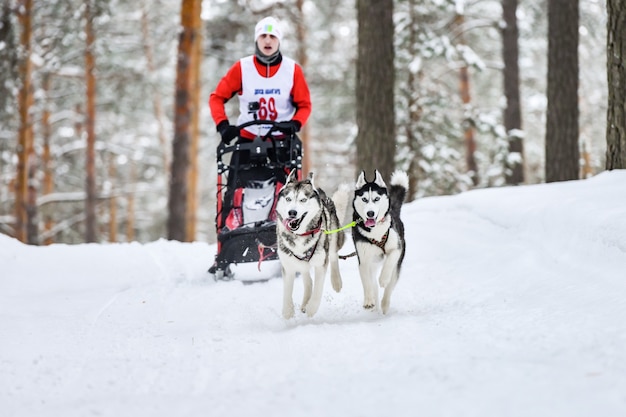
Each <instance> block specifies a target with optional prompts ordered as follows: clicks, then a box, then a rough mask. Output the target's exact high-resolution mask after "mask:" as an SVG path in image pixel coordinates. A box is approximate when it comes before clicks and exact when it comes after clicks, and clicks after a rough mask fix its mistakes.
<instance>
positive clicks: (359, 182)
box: [355, 171, 367, 190]
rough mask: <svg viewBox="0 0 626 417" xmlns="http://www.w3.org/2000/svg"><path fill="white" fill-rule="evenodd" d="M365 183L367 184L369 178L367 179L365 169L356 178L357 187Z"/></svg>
mask: <svg viewBox="0 0 626 417" xmlns="http://www.w3.org/2000/svg"><path fill="white" fill-rule="evenodd" d="M365 184H367V179H365V171H361V174H359V178H357V180H356V187H355V188H356V189H357V190H358V189H359V188H361V187H363V186H364V185H365Z"/></svg>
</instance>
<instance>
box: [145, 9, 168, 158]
mask: <svg viewBox="0 0 626 417" xmlns="http://www.w3.org/2000/svg"><path fill="white" fill-rule="evenodd" d="M148 24H149V18H148V6H147V4H146V0H143V2H142V5H141V34H142V37H143V52H144V55H145V57H146V69H147V70H148V73H149V74H150V75H151V76H152V75H154V73H155V71H156V68H155V65H154V52H153V48H152V43H151V39H150V31H149V26H148ZM152 88H153V93H152V97H153V98H152V102H153V103H154V118H155V121H156V123H157V127H158V129H157V136H158V138H159V144H160V145H161V152H162V153H163V167H164V168H165V170H167V169H169V166H170V155H169V154H170V149H169V148H168V143H167V137H166V136H165V113H164V112H163V100H162V99H161V95H160V94H159V89H158V88H157V87H156V86H152Z"/></svg>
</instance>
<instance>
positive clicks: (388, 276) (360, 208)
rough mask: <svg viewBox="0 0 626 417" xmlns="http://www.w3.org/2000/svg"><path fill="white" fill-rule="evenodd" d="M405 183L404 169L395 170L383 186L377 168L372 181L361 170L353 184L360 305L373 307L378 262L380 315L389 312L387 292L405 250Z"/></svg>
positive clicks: (376, 286) (389, 296)
mask: <svg viewBox="0 0 626 417" xmlns="http://www.w3.org/2000/svg"><path fill="white" fill-rule="evenodd" d="M408 186H409V177H408V175H407V174H406V172H403V171H395V172H394V173H393V174H392V176H391V181H390V182H389V187H387V185H386V184H385V181H383V178H382V176H381V175H380V173H379V172H378V170H377V171H376V178H375V179H374V181H373V182H368V181H367V179H366V178H365V172H361V175H359V178H358V179H357V181H356V186H355V192H354V200H353V202H352V208H353V220H354V222H355V223H356V225H355V226H354V228H353V229H352V238H353V239H354V246H355V249H356V253H357V256H358V258H359V273H360V275H361V282H362V283H363V292H364V296H365V300H364V302H363V307H365V308H367V309H370V308H376V305H377V303H378V285H376V272H377V271H378V269H379V267H380V264H381V262H382V268H381V269H380V276H379V277H378V284H379V285H380V286H381V288H384V289H385V293H384V295H383V298H382V300H381V308H382V311H383V314H386V313H387V312H388V311H389V303H390V299H391V293H392V292H393V289H394V288H395V286H396V283H397V281H398V276H399V274H400V267H401V266H402V260H403V259H404V252H405V249H406V248H405V240H404V224H403V223H402V220H401V219H400V208H401V207H402V203H403V202H404V198H405V196H406V192H407V189H408Z"/></svg>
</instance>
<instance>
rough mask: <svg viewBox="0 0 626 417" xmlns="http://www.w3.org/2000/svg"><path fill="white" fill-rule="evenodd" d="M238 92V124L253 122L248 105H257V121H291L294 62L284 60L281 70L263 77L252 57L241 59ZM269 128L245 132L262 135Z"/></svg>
mask: <svg viewBox="0 0 626 417" xmlns="http://www.w3.org/2000/svg"><path fill="white" fill-rule="evenodd" d="M240 62H241V86H242V88H241V90H242V94H241V95H240V96H239V118H238V119H237V124H239V125H240V124H242V123H245V122H249V121H252V120H254V115H253V114H252V113H249V110H248V105H249V104H250V103H253V102H258V103H259V111H258V112H257V117H258V119H259V120H272V121H277V122H282V121H286V120H291V118H292V117H293V115H294V113H295V111H296V108H295V107H294V105H293V102H292V101H291V89H292V88H293V79H294V71H295V66H296V63H295V61H294V60H292V59H290V58H286V57H283V61H282V63H281V65H280V68H279V69H278V71H277V72H276V74H274V75H273V76H271V77H269V78H267V77H263V76H261V75H260V74H259V72H258V71H257V69H256V67H255V65H254V60H253V56H252V55H251V56H248V57H245V58H242V59H241V61H240ZM269 128H270V126H268V125H256V126H248V127H247V128H246V130H247V131H248V132H250V133H252V134H253V135H257V134H261V135H264V134H266V133H267V131H268V130H269Z"/></svg>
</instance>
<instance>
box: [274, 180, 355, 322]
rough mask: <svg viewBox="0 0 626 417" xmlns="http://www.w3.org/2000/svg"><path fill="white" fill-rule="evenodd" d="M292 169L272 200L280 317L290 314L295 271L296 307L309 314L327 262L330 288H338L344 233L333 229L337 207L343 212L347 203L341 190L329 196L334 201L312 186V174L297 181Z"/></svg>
mask: <svg viewBox="0 0 626 417" xmlns="http://www.w3.org/2000/svg"><path fill="white" fill-rule="evenodd" d="M294 172H295V171H294ZM294 172H292V173H291V174H290V175H289V177H288V178H287V181H286V183H285V186H284V187H283V188H282V189H281V190H280V192H279V194H278V202H277V203H276V216H277V222H276V235H277V244H278V258H279V259H280V264H281V269H282V275H283V317H285V318H286V319H289V318H291V317H293V315H294V305H293V285H294V280H295V278H296V273H300V275H301V276H302V279H303V282H304V297H303V298H302V305H301V306H300V309H301V310H302V312H303V313H306V314H307V315H308V316H309V317H311V316H313V315H314V314H315V313H316V312H317V310H318V308H319V306H320V301H321V299H322V291H323V289H324V279H325V276H326V270H327V268H328V266H329V265H330V277H331V282H332V285H333V289H334V290H335V291H337V292H339V291H340V290H341V286H342V281H341V275H340V274H339V262H338V258H339V256H338V253H337V252H338V251H339V249H341V247H342V246H343V243H344V235H343V233H334V231H336V230H337V229H338V228H339V219H338V218H337V209H339V212H340V213H343V212H344V211H345V210H346V206H347V204H348V198H346V193H345V192H344V193H337V194H336V195H335V196H333V198H337V199H339V200H341V201H335V202H334V201H333V200H332V199H330V198H329V197H327V196H326V193H324V191H323V190H322V189H320V188H317V187H315V185H314V183H313V173H310V174H309V176H308V178H307V179H305V180H302V181H297V180H296V179H295V178H294V175H293V173H294ZM342 197H343V198H342ZM335 204H337V206H335ZM327 232H331V233H327ZM311 268H313V269H314V271H315V284H313V281H312V279H311V273H310V271H311Z"/></svg>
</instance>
